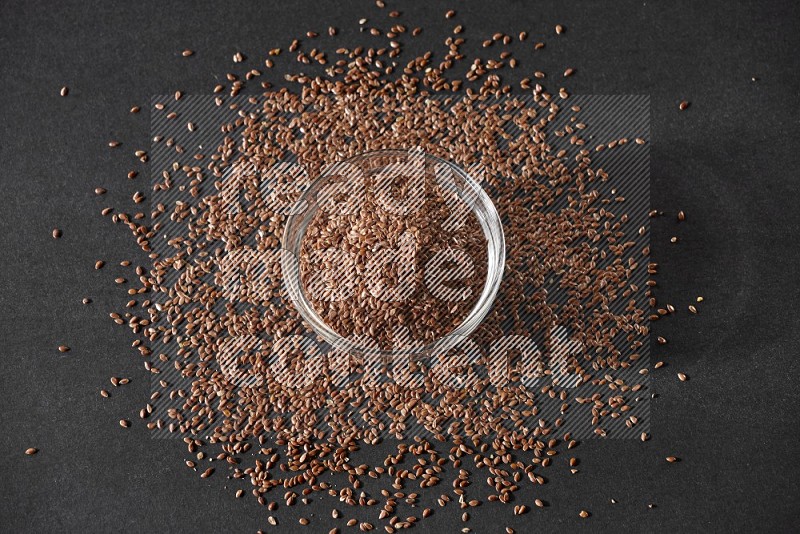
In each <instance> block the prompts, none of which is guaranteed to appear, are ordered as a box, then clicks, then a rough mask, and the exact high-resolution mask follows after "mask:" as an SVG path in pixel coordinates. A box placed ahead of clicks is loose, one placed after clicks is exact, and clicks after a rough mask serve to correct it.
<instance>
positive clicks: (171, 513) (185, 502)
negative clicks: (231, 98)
mask: <svg viewBox="0 0 800 534" xmlns="http://www.w3.org/2000/svg"><path fill="white" fill-rule="evenodd" d="M387 3H388V4H389V8H387V10H383V11H381V10H379V9H377V8H376V7H375V6H374V4H373V3H371V2H358V3H357V2H352V1H346V2H335V1H325V2H303V3H300V2H284V3H277V2H252V3H243V2H209V1H201V2H187V3H185V4H183V5H173V6H167V5H166V3H162V2H136V3H133V2H131V3H122V2H101V1H79V2H57V3H56V2H27V1H8V0H0V120H1V121H2V131H1V133H0V162H2V165H0V180H2V198H3V200H2V209H0V223H1V224H2V231H0V257H2V275H1V276H0V286H1V287H2V292H0V314H2V315H0V328H1V329H2V330H1V331H2V338H1V339H0V357H2V372H0V391H1V392H2V397H3V404H2V412H0V413H1V414H2V416H1V417H0V421H2V437H0V488H1V489H2V491H0V530H3V531H8V532H22V531H26V532H28V531H29V532H44V531H64V532H77V531H98V532H99V531H104V532H108V531H126V532H137V531H182V532H188V531H194V532H197V531H230V532H234V531H243V532H255V531H256V530H257V529H258V528H267V527H269V525H268V524H267V523H266V521H265V519H266V516H267V513H266V510H265V509H263V508H261V507H259V506H258V505H257V503H255V502H254V500H253V499H252V498H246V499H240V500H235V499H233V496H232V493H233V488H234V486H233V485H232V484H230V483H229V482H228V483H227V484H226V481H225V480H224V477H223V476H221V475H215V476H213V477H211V478H210V479H206V480H201V479H200V478H199V477H198V476H197V474H196V473H194V472H192V471H191V470H189V469H187V468H186V467H185V466H184V465H183V462H182V459H183V458H185V457H186V453H185V447H183V446H182V444H180V443H179V442H177V441H171V440H154V439H151V438H150V437H149V435H148V432H147V430H146V429H145V428H144V426H143V425H142V424H141V423H138V417H136V412H137V411H138V409H139V408H140V407H141V406H143V405H144V403H145V402H146V399H147V397H148V395H149V381H148V377H147V374H146V373H145V371H144V369H143V368H142V364H141V358H140V357H139V356H138V353H137V352H136V351H135V350H133V349H131V348H130V343H131V341H132V340H133V338H132V337H131V335H130V333H129V332H128V331H127V329H125V328H117V327H115V325H113V323H111V321H110V320H109V318H108V313H109V312H110V311H120V310H121V309H122V303H124V302H125V300H127V299H126V298H125V295H124V294H123V292H122V291H121V290H120V289H119V288H118V287H116V286H115V284H114V283H113V278H114V277H115V276H121V275H124V274H128V275H129V276H130V274H129V271H126V270H125V269H124V268H122V267H118V266H117V265H118V263H119V261H121V260H123V259H131V260H138V261H143V259H144V257H143V255H142V253H141V252H138V251H137V248H136V246H135V243H134V242H133V240H132V238H131V236H130V235H129V233H128V231H127V230H126V229H124V228H123V227H121V226H117V227H115V226H113V225H112V224H111V222H110V220H109V219H108V218H103V217H101V216H100V214H99V212H100V210H101V208H102V207H104V206H106V205H114V206H123V207H125V208H126V209H127V210H128V211H133V207H132V206H133V205H132V203H131V202H130V197H131V195H132V194H133V192H134V191H136V190H143V191H146V190H147V172H146V171H147V169H146V167H145V166H143V165H141V164H140V163H139V162H138V161H137V160H136V158H134V156H133V151H134V150H136V149H137V148H147V147H148V145H149V120H148V114H147V113H146V112H143V113H140V114H138V115H131V114H129V113H128V110H129V108H130V107H131V106H133V105H141V106H143V107H144V108H145V109H146V107H147V103H148V102H149V99H150V96H151V95H154V94H164V93H171V92H174V91H175V90H178V89H180V90H182V91H184V92H187V93H208V92H209V91H210V89H211V88H212V87H213V85H215V84H216V83H217V82H218V81H219V82H220V83H225V82H224V75H225V73H226V72H229V71H234V70H235V71H237V72H243V67H246V68H261V67H262V65H263V63H262V62H263V58H264V57H265V56H266V52H267V51H268V50H269V49H270V48H273V47H276V46H281V47H283V48H286V47H287V45H288V43H289V42H290V40H291V39H292V38H293V37H300V36H302V35H303V34H305V32H306V31H308V30H316V31H319V32H320V33H324V32H325V29H326V28H327V27H328V26H329V25H334V26H337V27H339V28H340V29H341V31H340V36H339V37H338V38H336V39H335V40H331V39H329V38H328V37H327V36H326V37H324V38H320V39H319V43H318V44H320V45H323V46H325V47H326V48H329V50H330V51H332V50H334V49H335V48H336V47H338V46H353V45H354V44H356V43H362V44H376V43H375V41H374V40H373V41H371V40H370V39H372V38H370V37H369V36H367V35H364V34H359V32H358V19H360V18H362V17H364V18H368V19H370V24H375V25H379V26H381V27H386V26H387V22H388V19H387V17H386V13H387V11H388V10H389V9H395V8H396V9H399V10H401V11H403V13H404V15H403V17H402V18H401V19H400V21H402V22H404V23H405V24H407V25H409V26H410V27H413V26H422V27H423V28H425V31H424V33H423V35H422V36H420V37H419V38H418V39H417V40H416V41H414V45H413V46H410V47H409V51H414V50H420V51H421V50H427V49H434V50H441V44H442V42H443V41H444V39H445V38H446V36H447V35H449V30H450V29H451V28H452V27H453V26H454V25H455V24H457V23H461V24H463V25H464V26H465V28H466V37H467V38H468V39H469V43H468V45H467V47H466V49H467V51H468V52H470V51H474V52H480V42H481V41H482V40H483V39H485V38H487V37H488V36H490V35H491V34H493V33H494V32H507V33H510V34H512V35H516V34H517V33H518V32H519V31H521V30H527V31H528V32H529V34H531V39H532V40H540V39H541V40H544V41H546V42H547V47H546V48H545V50H543V51H540V52H537V53H536V54H533V52H532V51H531V48H530V45H531V43H530V42H529V43H528V45H529V46H528V47H527V48H525V47H519V48H518V49H517V50H518V51H517V52H516V54H515V55H516V57H518V59H519V60H520V69H518V71H519V72H520V73H522V72H524V73H525V74H527V75H530V73H531V72H532V71H533V70H537V69H541V70H544V71H546V72H548V73H549V74H550V77H551V78H553V79H552V80H550V83H549V85H548V86H549V88H551V89H554V90H557V88H558V87H559V86H560V85H561V83H562V80H561V76H560V73H561V72H562V71H563V70H564V69H565V68H566V67H574V68H575V69H576V70H577V74H576V75H575V76H573V77H572V78H570V79H569V80H566V81H567V82H568V83H566V84H565V85H566V86H567V87H568V88H569V89H570V90H571V91H572V92H574V93H583V94H591V93H596V94H649V95H651V103H652V138H653V143H652V146H651V173H652V187H651V194H652V205H653V207H654V208H657V209H660V210H663V211H665V212H666V213H667V214H668V216H666V217H664V218H662V219H659V220H656V221H655V222H654V224H653V243H652V245H653V246H652V249H653V258H654V260H655V261H658V262H659V263H660V264H661V272H662V274H660V275H659V276H658V281H659V286H660V287H661V288H663V289H659V291H658V296H659V298H660V299H662V300H663V301H669V302H672V303H673V304H675V306H676V307H677V308H678V309H679V313H678V314H677V316H676V317H675V318H673V319H672V320H669V321H660V322H658V323H656V324H655V325H654V329H655V333H656V334H659V335H663V336H665V337H667V338H668V339H669V344H668V345H666V346H665V347H660V346H656V347H654V360H653V361H657V360H659V359H663V360H665V361H667V362H668V365H667V366H666V367H664V368H662V369H660V370H657V371H655V372H654V382H653V384H654V390H655V392H656V393H658V397H657V398H655V399H654V400H653V404H652V421H653V425H652V434H653V439H652V440H651V441H649V442H648V443H641V442H639V441H633V440H630V441H621V440H607V441H592V442H587V443H584V444H582V445H581V446H580V447H579V448H578V449H577V454H576V455H577V456H579V457H580V458H581V460H582V463H581V472H580V473H579V474H578V475H569V474H568V473H567V471H566V469H562V470H561V472H562V473H563V475H558V474H554V475H552V476H551V478H552V479H553V480H552V483H550V484H548V485H547V486H545V487H544V488H543V489H542V490H541V491H540V492H539V493H538V494H537V495H540V496H542V497H543V498H545V500H547V501H548V502H549V503H550V506H549V507H547V508H545V509H543V510H538V509H534V510H533V511H532V512H531V513H528V514H527V515H524V516H521V517H513V516H512V514H511V510H510V508H509V507H505V508H502V507H500V506H489V505H486V504H484V505H483V506H482V507H481V508H479V509H477V510H475V511H474V513H473V519H472V520H471V521H470V522H469V523H467V524H466V525H467V526H469V527H471V528H472V529H473V531H475V532H500V531H502V529H503V527H504V526H506V525H513V526H515V527H516V528H517V529H518V531H520V532H525V531H534V530H540V531H553V530H555V531H578V530H584V529H597V530H611V529H614V530H628V531H635V532H641V531H659V532H674V531H704V532H708V531H713V532H728V531H752V530H756V529H758V530H763V531H772V532H777V531H791V530H796V529H793V528H792V526H793V525H794V526H796V525H797V524H798V522H799V521H800V520H798V517H800V516H798V512H800V500H799V498H798V481H797V479H798V475H800V469H798V460H797V452H798V444H797V443H798V442H797V434H798V432H797V430H796V427H795V425H796V424H797V420H798V417H797V402H798V400H800V399H798V387H797V371H798V364H797V338H798V336H797V332H798V330H800V324H799V321H798V319H797V303H798V300H799V299H798V289H797V273H798V267H797V260H798V253H797V251H798V237H800V236H799V235H798V234H799V232H798V225H799V224H800V216H799V215H798V213H800V210H798V209H797V205H796V204H797V200H798V195H797V194H796V190H797V186H796V182H797V181H798V176H797V174H798V172H797V168H798V154H800V151H798V150H797V138H798V134H800V127H798V122H799V119H798V106H797V97H798V93H799V92H800V74H798V69H797V67H798V65H797V60H796V57H797V56H796V54H797V50H798V44H800V38H798V29H800V28H798V14H800V7H798V4H797V3H796V2H790V1H786V2H756V1H753V2H729V1H715V2H707V1H703V2H696V1H682V2H651V1H646V2H643V1H641V0H640V1H615V2H597V1H581V2H569V3H566V2H561V1H536V2H525V3H523V2H520V1H499V0H495V1H493V2H491V3H478V2H474V3H469V4H461V3H457V2H438V1H437V2H424V3H423V2H416V3H413V4H412V3H410V2H391V1H390V0H387ZM406 4H409V5H406ZM432 6H435V7H432ZM450 8H454V9H457V10H458V16H457V18H456V19H455V20H452V21H445V19H444V12H445V11H446V10H447V9H450ZM557 23H560V24H563V25H565V26H566V27H567V32H566V33H565V34H564V35H562V36H561V37H556V36H555V35H554V32H553V27H554V25H555V24H557ZM370 24H368V25H370ZM185 48H191V49H193V50H195V51H196V54H195V56H193V57H191V58H183V57H181V56H180V51H181V50H183V49H185ZM237 51H241V52H242V53H243V54H245V55H246V56H247V57H248V60H247V61H246V62H245V63H244V64H243V66H242V65H238V66H237V65H234V64H233V63H232V60H231V57H232V55H233V54H234V53H235V52H237ZM404 57H406V58H408V57H409V55H406V56H404ZM281 65H282V67H281V68H276V69H275V70H274V72H271V73H268V74H267V76H265V78H266V79H268V80H270V81H273V82H275V83H277V84H278V85H280V82H281V78H282V74H283V73H284V72H288V71H289V70H291V71H295V70H298V69H297V64H296V63H294V62H293V61H288V58H284V61H283V62H282V63H281ZM506 74H508V72H506ZM753 77H755V78H757V80H756V81H753V80H752V78H753ZM63 85H67V86H69V87H70V94H69V96H68V97H67V98H62V97H60V96H59V89H60V88H61V86H63ZM683 99H686V100H688V101H690V102H691V106H690V107H689V109H687V110H686V111H683V112H681V111H679V110H678V103H679V102H680V101H681V100H683ZM110 139H119V140H121V141H122V142H123V146H122V147H121V148H120V149H116V150H111V149H109V148H108V146H107V142H108V141H109V140H110ZM131 169H138V170H140V171H142V174H141V175H140V177H139V178H137V179H136V180H127V179H126V174H127V171H128V170H131ZM97 186H103V187H106V188H107V189H108V190H109V194H108V195H107V196H106V197H105V198H102V199H99V198H97V197H95V196H94V194H93V189H94V188H95V187H97ZM679 209H682V210H685V212H686V214H687V221H686V222H685V223H682V224H680V225H679V224H678V223H677V222H676V220H675V216H674V214H675V213H676V212H677V211H678V210H679ZM54 227H58V228H61V229H63V231H64V237H63V238H62V239H60V240H58V241H56V240H53V238H52V237H51V235H50V234H51V231H52V229H53V228H54ZM672 235H677V236H679V237H680V241H679V243H677V244H670V243H669V237H670V236H672ZM98 259H103V260H106V261H107V262H108V263H109V266H110V267H109V268H106V269H104V270H101V271H95V270H94V269H93V264H94V262H95V261H96V260H98ZM698 295H702V296H703V297H704V298H705V302H704V303H703V304H702V305H700V309H701V313H700V314H699V315H698V316H696V317H695V316H690V315H689V314H688V313H687V312H686V307H687V305H688V304H689V303H691V302H692V301H693V300H694V298H695V297H696V296H698ZM85 296H88V297H91V298H92V299H94V302H93V303H92V304H91V305H89V306H84V305H82V304H81V299H82V298H83V297H85ZM60 344H66V345H69V346H70V347H72V350H71V352H69V353H67V354H61V353H59V352H58V351H57V350H56V348H57V346H58V345H60ZM678 371H682V372H685V373H687V374H688V375H689V376H690V377H691V379H690V380H689V381H688V382H679V381H678V379H677V378H676V372H678ZM112 375H116V376H129V377H131V379H132V382H131V384H129V385H127V386H125V387H123V388H111V387H110V384H109V377H110V376H112ZM101 387H105V388H108V389H111V390H112V394H113V397H112V398H110V399H102V398H101V397H100V396H99V394H98V391H99V389H100V388H101ZM122 417H127V418H131V419H133V420H134V426H133V428H131V429H129V430H123V429H121V428H120V427H119V425H118V420H119V419H120V418H122ZM32 446H33V447H37V448H39V449H40V452H39V454H37V455H36V456H33V457H28V456H26V455H25V454H24V450H25V449H26V448H27V447H32ZM668 455H675V456H679V457H680V458H681V459H682V461H681V462H679V463H677V464H667V463H666V462H665V461H664V457H665V456H668ZM479 478H480V477H477V479H476V480H474V483H475V485H476V486H478V485H481V486H482V485H483V482H482V481H481V480H480V479H479ZM223 486H227V489H223ZM445 489H446V488H442V491H445ZM280 493H282V492H280ZM436 493H437V496H438V493H439V492H436ZM527 495H532V494H531V493H528V494H527ZM276 497H279V495H276ZM611 498H614V499H616V500H617V501H618V503H617V504H614V505H612V504H610V499H611ZM313 500H314V501H320V500H321V501H323V504H321V505H320V503H319V502H316V503H313V504H312V505H310V506H309V507H308V508H306V509H304V510H303V511H302V515H305V516H307V517H311V518H312V520H313V522H312V525H311V526H309V527H306V528H305V529H304V530H303V531H306V532H315V531H324V532H327V530H328V529H329V528H330V526H332V525H328V524H327V523H330V521H331V520H330V519H328V518H329V509H330V507H331V506H334V504H333V500H332V499H331V498H330V497H327V496H326V497H322V498H320V497H314V498H313ZM528 503H530V501H529V502H528ZM651 503H654V504H655V505H656V506H655V508H652V509H651V508H648V504H651ZM337 504H338V503H337ZM339 508H340V509H342V510H344V509H345V507H343V506H339ZM581 509H587V510H590V511H591V512H592V517H591V518H589V519H585V520H584V519H580V518H579V517H578V511H579V510H581ZM350 512H351V511H350V510H347V511H346V512H345V517H351V516H358V517H360V518H362V519H364V520H367V519H370V520H374V518H375V515H376V513H377V512H374V513H371V514H370V515H366V514H365V513H364V512H363V511H358V510H356V511H355V512H354V513H353V514H351V513H350ZM418 513H419V510H417V514H418ZM299 514H300V511H299V510H285V509H283V508H282V509H281V510H279V511H278V512H277V513H276V514H275V515H276V516H278V517H279V520H280V521H281V524H282V527H281V528H280V529H276V528H268V530H270V531H282V532H288V531H291V530H294V529H300V527H299V526H298V525H297V521H296V518H297V517H299ZM459 516H460V511H459V512H456V510H455V507H450V508H448V509H446V510H443V511H439V510H437V511H436V513H435V514H434V516H433V517H431V518H430V519H428V520H426V521H425V522H424V523H423V524H422V528H423V529H433V528H436V529H440V530H443V531H448V532H451V531H458V530H460V528H461V527H462V526H464V525H463V524H462V523H461V521H460V518H459ZM373 522H375V521H373ZM323 526H324V528H323ZM340 526H343V525H340ZM381 528H382V527H381Z"/></svg>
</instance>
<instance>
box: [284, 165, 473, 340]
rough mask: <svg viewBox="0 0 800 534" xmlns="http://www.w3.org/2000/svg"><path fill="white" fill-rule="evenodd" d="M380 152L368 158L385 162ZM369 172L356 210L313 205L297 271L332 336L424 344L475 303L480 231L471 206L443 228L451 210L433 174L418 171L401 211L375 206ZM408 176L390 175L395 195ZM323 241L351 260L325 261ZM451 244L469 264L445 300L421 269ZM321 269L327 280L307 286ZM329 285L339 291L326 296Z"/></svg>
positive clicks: (454, 323) (403, 188) (446, 330)
mask: <svg viewBox="0 0 800 534" xmlns="http://www.w3.org/2000/svg"><path fill="white" fill-rule="evenodd" d="M384 157H385V158H386V159H387V161H385V162H380V163H376V162H371V163H372V164H379V165H380V167H379V168H380V169H383V168H385V166H387V165H391V164H392V163H393V162H392V161H391V158H389V157H388V156H384ZM374 159H381V158H379V157H376V158H374ZM374 174H375V171H373V172H372V174H368V175H367V176H366V179H365V183H364V186H365V190H366V193H365V199H364V201H363V202H360V203H359V204H358V205H357V212H356V213H353V214H351V213H337V212H333V213H329V212H328V210H322V209H321V210H319V211H318V212H317V214H316V216H315V217H314V218H313V220H312V221H311V222H310V224H309V225H308V228H307V229H306V233H305V238H304V240H303V243H302V249H301V255H300V265H299V267H300V275H301V277H302V279H303V283H304V286H305V287H306V292H307V293H309V294H310V295H311V303H312V306H313V307H314V308H315V311H316V312H317V313H318V314H319V315H320V316H321V317H322V319H323V320H325V322H326V323H327V324H328V325H329V326H331V327H332V328H333V329H334V331H336V332H337V333H338V334H339V335H341V336H344V337H352V336H367V337H368V338H370V339H372V340H374V341H375V342H376V343H377V346H378V347H379V348H380V349H391V348H392V347H398V346H402V345H404V344H408V343H417V342H418V343H421V344H428V343H432V342H433V341H435V340H437V339H440V338H441V337H442V336H444V335H446V334H449V333H450V332H451V331H452V330H453V329H454V328H455V327H457V326H458V325H459V324H461V322H462V321H463V320H464V319H465V318H466V316H467V315H468V314H469V312H470V310H472V308H473V306H474V305H475V303H476V302H477V300H478V297H479V296H480V294H481V291H482V289H483V285H484V282H485V280H486V270H487V249H486V241H485V238H484V236H483V233H482V231H481V228H480V225H479V223H478V220H477V219H476V218H475V216H474V215H473V214H472V213H469V214H468V215H469V217H468V220H467V221H464V223H463V224H461V225H460V227H459V228H457V229H456V231H452V232H451V231H447V230H445V227H444V225H445V223H446V222H447V219H448V216H449V215H450V214H451V212H452V210H450V209H449V208H448V206H447V202H446V199H445V193H444V191H443V188H442V186H441V185H440V184H439V183H437V181H436V178H435V176H434V175H433V173H428V174H427V175H426V176H424V177H423V176H420V177H419V179H420V180H421V181H422V182H423V184H422V186H420V190H421V194H420V197H421V198H422V201H421V203H420V204H419V205H417V206H414V208H415V209H413V210H409V213H393V212H392V211H391V210H387V209H384V208H383V207H381V205H380V203H379V202H378V201H377V200H376V198H375V193H374V191H373V188H374V187H375V183H374V182H375V179H374ZM407 174H410V173H407ZM415 179H417V177H416V176H412V177H411V178H409V177H408V176H405V175H401V176H399V177H398V178H397V179H396V181H397V182H399V183H398V184H397V185H398V190H397V191H396V195H397V196H398V198H405V197H406V196H408V195H409V192H408V189H409V187H414V186H413V185H410V184H409V182H410V181H413V180H415ZM331 248H335V249H337V250H341V251H342V252H344V253H345V254H347V255H351V256H350V257H352V264H350V263H347V264H345V263H344V262H343V261H342V260H341V259H338V262H337V263H336V264H335V265H333V264H332V262H333V261H334V260H332V259H330V258H326V257H325V256H324V255H323V254H322V252H324V251H326V250H329V249H331ZM454 249H457V250H459V251H460V252H461V253H463V254H464V255H466V257H467V258H468V259H469V261H470V264H471V265H472V267H473V271H472V272H471V273H470V276H468V277H466V278H464V279H463V280H461V281H460V282H461V286H460V289H461V290H464V291H465V293H464V298H454V299H450V300H446V299H443V298H438V297H437V296H436V295H435V294H434V293H432V291H431V288H430V287H428V285H429V282H430V280H429V281H428V283H426V280H425V271H424V268H425V266H426V265H428V264H429V262H430V261H431V259H432V258H434V257H435V256H436V254H438V253H440V252H442V251H448V250H450V251H452V250H454ZM387 252H388V253H391V254H397V255H398V256H397V257H395V258H393V260H392V261H388V262H385V264H382V265H381V266H380V267H375V266H374V264H371V263H370V262H371V260H373V259H376V258H378V257H379V255H380V254H385V253H387ZM371 265H372V266H371ZM326 271H328V272H331V273H332V275H333V276H329V277H328V278H332V279H330V280H327V282H328V283H327V285H325V286H323V287H321V288H319V290H317V291H308V289H309V285H311V284H312V283H313V282H312V280H313V281H316V280H317V277H316V276H315V275H316V274H317V273H320V272H326ZM372 271H375V272H372ZM325 282H326V281H325V280H320V281H319V282H318V283H323V284H324V283H325ZM406 288H408V289H406ZM334 291H342V292H343V293H346V294H347V297H346V298H337V299H334V298H331V294H332V293H333V292H334ZM395 326H397V327H402V328H404V330H403V332H408V334H407V336H401V334H399V333H397V332H396V331H395V329H394V328H393V327H395ZM395 338H397V339H395Z"/></svg>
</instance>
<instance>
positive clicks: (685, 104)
mask: <svg viewBox="0 0 800 534" xmlns="http://www.w3.org/2000/svg"><path fill="white" fill-rule="evenodd" d="M688 107H689V102H688V101H686V100H682V101H681V103H680V104H678V109H680V110H681V111H683V110H685V109H686V108H688Z"/></svg>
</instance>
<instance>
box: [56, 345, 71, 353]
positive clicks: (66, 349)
mask: <svg viewBox="0 0 800 534" xmlns="http://www.w3.org/2000/svg"><path fill="white" fill-rule="evenodd" d="M69 350H70V349H69V347H68V346H66V345H59V346H58V352H69Z"/></svg>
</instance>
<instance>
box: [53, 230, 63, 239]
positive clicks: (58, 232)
mask: <svg viewBox="0 0 800 534" xmlns="http://www.w3.org/2000/svg"><path fill="white" fill-rule="evenodd" d="M60 237H61V230H59V229H58V228H53V239H59V238H60Z"/></svg>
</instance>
